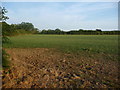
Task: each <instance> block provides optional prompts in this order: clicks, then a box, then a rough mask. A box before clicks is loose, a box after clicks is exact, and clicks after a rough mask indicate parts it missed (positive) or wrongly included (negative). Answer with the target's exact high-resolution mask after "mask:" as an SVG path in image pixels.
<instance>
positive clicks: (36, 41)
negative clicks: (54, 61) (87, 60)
mask: <svg viewBox="0 0 120 90" xmlns="http://www.w3.org/2000/svg"><path fill="white" fill-rule="evenodd" d="M9 39H10V40H11V42H12V43H11V44H3V47H5V48H58V49H59V50H62V51H65V52H66V51H67V52H79V51H89V52H95V53H96V52H98V53H99V52H102V53H110V54H117V53H118V36H117V35H24V36H15V37H10V38H9Z"/></svg>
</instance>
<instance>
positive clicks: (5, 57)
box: [2, 49, 10, 68]
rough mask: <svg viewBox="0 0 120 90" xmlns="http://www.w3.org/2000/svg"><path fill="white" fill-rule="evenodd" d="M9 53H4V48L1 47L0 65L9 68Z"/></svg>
mask: <svg viewBox="0 0 120 90" xmlns="http://www.w3.org/2000/svg"><path fill="white" fill-rule="evenodd" d="M8 59H9V55H8V54H7V53H6V51H5V50H4V49H2V67H3V68H9V64H10V62H9V61H8Z"/></svg>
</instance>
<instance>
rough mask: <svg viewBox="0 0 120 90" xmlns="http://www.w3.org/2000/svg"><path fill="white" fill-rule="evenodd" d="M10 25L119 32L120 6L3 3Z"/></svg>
mask: <svg viewBox="0 0 120 90" xmlns="http://www.w3.org/2000/svg"><path fill="white" fill-rule="evenodd" d="M2 6H3V7H5V8H6V9H7V11H8V13H7V14H6V15H7V16H8V17H9V19H8V20H7V23H9V24H19V23H21V22H30V23H32V24H33V25H34V26H35V27H36V28H38V29H39V30H43V29H46V30H47V29H53V30H54V29H56V28H59V29H61V30H67V31H69V30H79V29H83V30H96V29H101V30H102V31H111V30H118V3H117V2H3V3H2Z"/></svg>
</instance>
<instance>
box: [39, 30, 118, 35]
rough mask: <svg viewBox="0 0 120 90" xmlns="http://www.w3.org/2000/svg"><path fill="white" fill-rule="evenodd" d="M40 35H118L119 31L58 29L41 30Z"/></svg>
mask: <svg viewBox="0 0 120 90" xmlns="http://www.w3.org/2000/svg"><path fill="white" fill-rule="evenodd" d="M40 34H62V35H63V34H68V35H69V34H70V35H118V34H120V31H102V30H101V29H96V30H83V29H80V30H71V31H66V32H65V31H62V30H60V29H55V30H51V29H48V30H42V31H41V33H40Z"/></svg>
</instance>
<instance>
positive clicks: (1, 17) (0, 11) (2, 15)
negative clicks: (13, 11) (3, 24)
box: [0, 6, 9, 21]
mask: <svg viewBox="0 0 120 90" xmlns="http://www.w3.org/2000/svg"><path fill="white" fill-rule="evenodd" d="M7 12H8V11H7V10H6V9H5V7H3V8H2V7H1V6H0V21H5V20H7V19H9V17H8V16H5V14H6V13H7Z"/></svg>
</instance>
